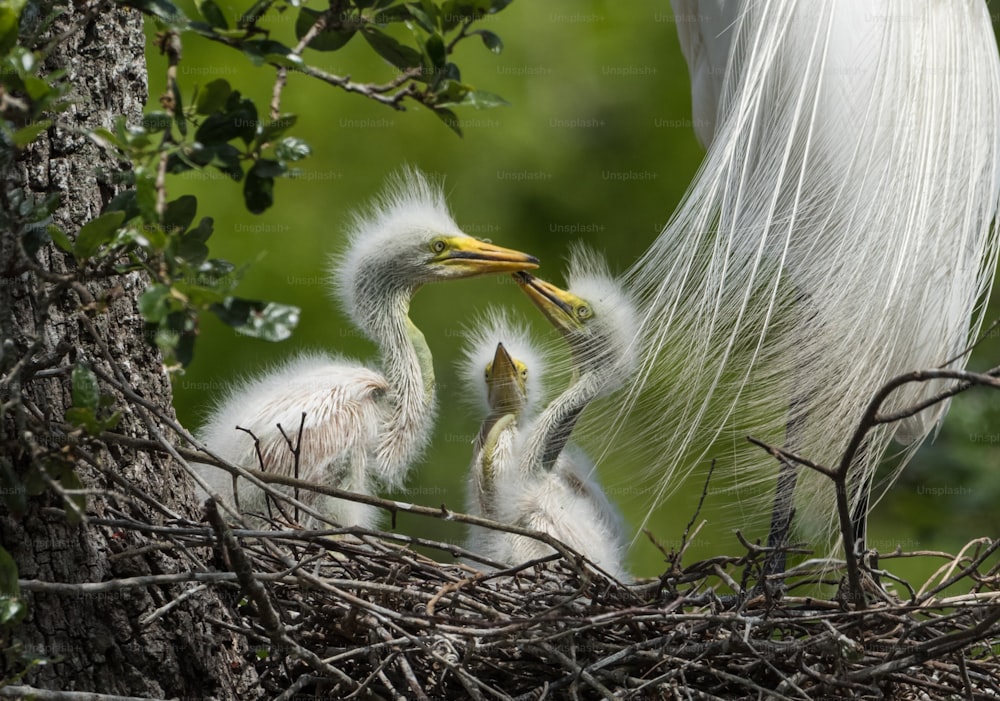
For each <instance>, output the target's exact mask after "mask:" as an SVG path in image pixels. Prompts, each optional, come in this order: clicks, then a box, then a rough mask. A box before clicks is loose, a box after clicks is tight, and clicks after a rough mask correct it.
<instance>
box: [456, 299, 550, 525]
mask: <svg viewBox="0 0 1000 701" xmlns="http://www.w3.org/2000/svg"><path fill="white" fill-rule="evenodd" d="M459 371H460V375H461V377H462V380H463V384H464V386H465V387H466V388H468V389H470V390H472V393H473V394H474V395H475V398H474V399H475V408H476V409H477V410H481V411H486V412H488V413H487V415H486V418H485V419H484V420H483V423H482V425H481V426H480V429H479V433H478V435H477V436H476V439H475V441H474V444H473V460H472V465H471V467H470V469H469V475H468V489H467V492H466V494H467V497H468V498H467V502H466V511H467V512H468V513H470V514H473V515H476V516H485V517H486V518H493V519H495V518H496V516H497V512H496V499H495V491H496V490H495V487H496V484H497V482H500V481H503V480H504V479H510V476H509V475H510V474H517V473H518V468H517V464H516V463H517V459H516V455H515V451H516V446H517V433H518V431H517V428H518V425H523V424H524V422H527V421H530V420H531V418H532V417H533V416H534V414H535V413H536V412H537V408H538V405H539V404H540V399H541V397H542V395H543V388H542V382H541V378H542V377H543V376H544V374H545V365H544V360H543V357H542V354H541V353H540V352H539V350H538V349H537V347H536V345H535V343H534V341H533V340H532V338H531V336H530V333H529V331H528V328H527V327H526V326H525V325H524V324H522V323H518V322H517V321H515V320H514V319H513V318H512V317H510V316H508V315H506V314H504V313H502V312H496V311H493V310H491V311H490V313H489V314H488V316H487V317H486V318H485V319H484V320H483V321H482V322H481V323H479V324H477V325H476V326H475V327H474V330H473V331H472V333H471V335H470V337H469V341H468V343H467V344H466V346H465V348H464V355H463V358H462V360H461V361H460V363H459ZM498 424H502V425H501V426H498ZM474 530H477V531H478V529H474Z"/></svg>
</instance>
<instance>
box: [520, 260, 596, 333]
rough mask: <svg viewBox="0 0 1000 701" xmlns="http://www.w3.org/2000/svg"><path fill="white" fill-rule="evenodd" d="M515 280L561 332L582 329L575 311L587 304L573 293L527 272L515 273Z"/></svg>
mask: <svg viewBox="0 0 1000 701" xmlns="http://www.w3.org/2000/svg"><path fill="white" fill-rule="evenodd" d="M514 279H515V280H517V284H518V285H520V286H521V289H522V290H524V292H525V294H527V295H528V298H529V299H530V300H531V301H532V302H534V303H535V306H536V307H538V308H539V309H540V310H541V311H542V314H544V315H545V318H546V319H548V320H549V321H550V322H551V323H552V325H553V326H555V327H556V328H557V329H559V330H560V331H563V332H566V331H576V330H579V329H580V327H581V324H580V321H579V320H578V319H577V318H576V314H575V313H574V310H575V309H577V308H578V307H580V306H581V305H586V302H585V301H584V300H582V299H580V298H579V297H577V296H576V295H575V294H573V293H572V292H567V291H566V290H564V289H562V288H561V287H556V286H555V285H553V284H552V283H551V282H545V280H540V279H538V278H537V277H535V276H534V275H529V274H528V273H525V272H517V273H514Z"/></svg>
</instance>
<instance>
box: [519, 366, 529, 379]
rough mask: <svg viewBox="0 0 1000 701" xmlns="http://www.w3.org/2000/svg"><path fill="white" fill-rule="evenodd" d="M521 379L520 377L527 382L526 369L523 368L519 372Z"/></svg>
mask: <svg viewBox="0 0 1000 701" xmlns="http://www.w3.org/2000/svg"><path fill="white" fill-rule="evenodd" d="M521 377H522V378H523V379H525V380H527V379H528V368H523V369H522V370H521Z"/></svg>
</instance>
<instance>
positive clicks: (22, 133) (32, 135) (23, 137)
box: [11, 119, 52, 148]
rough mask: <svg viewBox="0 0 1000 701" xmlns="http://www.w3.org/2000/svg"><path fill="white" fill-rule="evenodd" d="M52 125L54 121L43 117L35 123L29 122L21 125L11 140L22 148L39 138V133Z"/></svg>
mask: <svg viewBox="0 0 1000 701" xmlns="http://www.w3.org/2000/svg"><path fill="white" fill-rule="evenodd" d="M51 125H52V121H51V120H48V119H43V120H42V121H41V122H36V123H34V124H29V125H28V126H26V127H21V128H20V129H18V130H17V131H15V132H14V135H13V136H12V137H11V140H12V141H13V142H14V146H16V147H18V148H22V147H24V146H27V145H28V144H30V143H31V142H32V141H34V140H35V139H37V138H38V136H39V134H41V133H42V132H44V131H45V130H46V129H48V128H49V127H50V126H51Z"/></svg>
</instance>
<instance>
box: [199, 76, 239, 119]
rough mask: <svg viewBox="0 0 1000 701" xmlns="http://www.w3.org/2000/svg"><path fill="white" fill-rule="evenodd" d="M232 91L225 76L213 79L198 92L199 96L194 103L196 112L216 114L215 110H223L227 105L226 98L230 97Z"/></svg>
mask: <svg viewBox="0 0 1000 701" xmlns="http://www.w3.org/2000/svg"><path fill="white" fill-rule="evenodd" d="M232 92H233V89H232V88H231V87H230V86H229V81H228V80H225V79H223V78H217V79H216V80H213V81H212V82H211V83H209V84H208V85H206V86H205V87H203V88H202V89H201V90H200V91H199V92H198V98H197V99H196V100H195V103H194V109H195V112H197V113H198V114H214V113H215V112H220V111H222V109H223V108H224V107H225V106H226V100H228V99H229V95H230V94H231V93H232Z"/></svg>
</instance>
